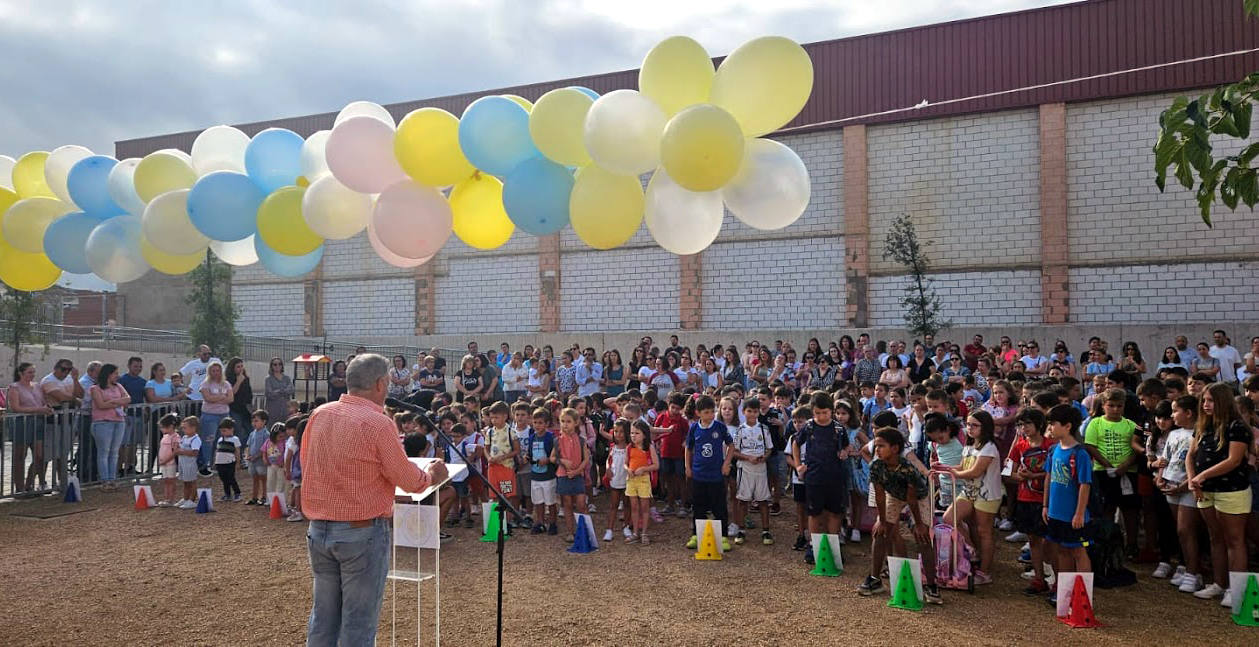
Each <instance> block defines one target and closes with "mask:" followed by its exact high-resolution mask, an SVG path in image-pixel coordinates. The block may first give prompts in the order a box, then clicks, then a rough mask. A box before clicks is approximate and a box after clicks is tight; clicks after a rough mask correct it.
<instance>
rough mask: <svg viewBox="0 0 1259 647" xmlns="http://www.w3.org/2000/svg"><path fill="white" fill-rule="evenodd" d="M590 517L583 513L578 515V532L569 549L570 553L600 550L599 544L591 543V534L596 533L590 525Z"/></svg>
mask: <svg viewBox="0 0 1259 647" xmlns="http://www.w3.org/2000/svg"><path fill="white" fill-rule="evenodd" d="M589 518H590V517H588V516H586V515H582V516H580V517H577V533H576V534H574V535H573V545H572V547H571V548H569V549H568V552H570V553H593V552H595V551H596V550H599V546H598V545H597V544H591V543H590V536H591V535H592V534H594V531H593V530H591V528H590V526H589V525H588V524H589V523H590V522H589V521H588V519H589Z"/></svg>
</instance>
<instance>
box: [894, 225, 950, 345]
mask: <svg viewBox="0 0 1259 647" xmlns="http://www.w3.org/2000/svg"><path fill="white" fill-rule="evenodd" d="M929 244H931V243H930V242H927V243H920V242H918V232H917V231H916V230H915V229H914V220H913V218H912V217H911V216H909V215H908V214H905V215H902V216H901V217H899V218H897V219H896V221H895V222H893V223H892V229H891V230H889V231H888V232H887V238H886V240H885V241H884V249H883V260H888V259H891V260H894V261H896V262H897V263H900V264H901V265H904V266H905V269H907V270H909V285H907V286H905V296H903V297H901V298H900V304H901V307H903V308H905V324H906V326H907V327H908V328H909V332H910V333H912V334H914V335H915V336H920V337H926V336H927V335H931V336H933V337H934V336H935V334H936V333H938V332H940V331H941V330H943V329H945V328H948V327H949V326H951V325H953V322H952V321H949V320H948V319H945V318H943V315H941V314H940V297H938V296H937V295H936V291H935V288H934V287H932V284H933V283H934V281H933V280H932V279H931V278H930V277H928V276H927V271H928V267H929V261H928V260H927V253H926V251H925V250H924V249H923V248H924V247H925V246H927V245H929Z"/></svg>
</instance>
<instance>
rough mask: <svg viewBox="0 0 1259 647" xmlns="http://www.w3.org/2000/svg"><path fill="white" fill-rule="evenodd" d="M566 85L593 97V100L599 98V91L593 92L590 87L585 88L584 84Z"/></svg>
mask: <svg viewBox="0 0 1259 647" xmlns="http://www.w3.org/2000/svg"><path fill="white" fill-rule="evenodd" d="M568 87H570V88H572V89H574V90H578V91H580V92H581V93H582V94H584V95H586V96H588V97H590V98H591V99H594V100H596V101H598V99H599V93H598V92H595V91H594V90H591V89H590V88H587V87H584V86H580V85H570V86H568Z"/></svg>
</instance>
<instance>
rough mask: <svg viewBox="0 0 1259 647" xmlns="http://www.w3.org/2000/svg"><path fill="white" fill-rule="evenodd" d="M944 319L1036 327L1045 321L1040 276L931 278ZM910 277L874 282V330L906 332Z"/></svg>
mask: <svg viewBox="0 0 1259 647" xmlns="http://www.w3.org/2000/svg"><path fill="white" fill-rule="evenodd" d="M930 276H931V278H932V279H934V280H935V282H934V283H933V287H934V288H935V291H936V294H937V295H939V296H940V303H941V305H942V306H943V311H944V316H945V317H946V318H948V319H952V321H953V323H954V324H955V325H983V326H1008V325H1035V324H1039V323H1040V322H1041V303H1040V271H1039V270H1033V271H1015V272H1010V271H998V272H952V273H947V274H932V275H930ZM908 284H909V278H908V277H904V276H879V277H872V278H871V279H870V325H871V326H873V327H876V328H879V327H897V328H899V327H903V326H904V325H905V311H904V308H902V307H901V304H900V298H901V297H902V296H904V294H905V292H904V288H905V286H906V285H908Z"/></svg>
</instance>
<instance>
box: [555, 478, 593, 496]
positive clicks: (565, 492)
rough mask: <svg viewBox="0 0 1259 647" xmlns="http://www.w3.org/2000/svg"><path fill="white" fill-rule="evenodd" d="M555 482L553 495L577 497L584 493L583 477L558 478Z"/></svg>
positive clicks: (584, 482)
mask: <svg viewBox="0 0 1259 647" xmlns="http://www.w3.org/2000/svg"><path fill="white" fill-rule="evenodd" d="M555 480H556V484H555V493H556V494H558V495H560V496H579V495H582V494H585V493H586V477H584V476H559V477H556V479H555Z"/></svg>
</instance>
